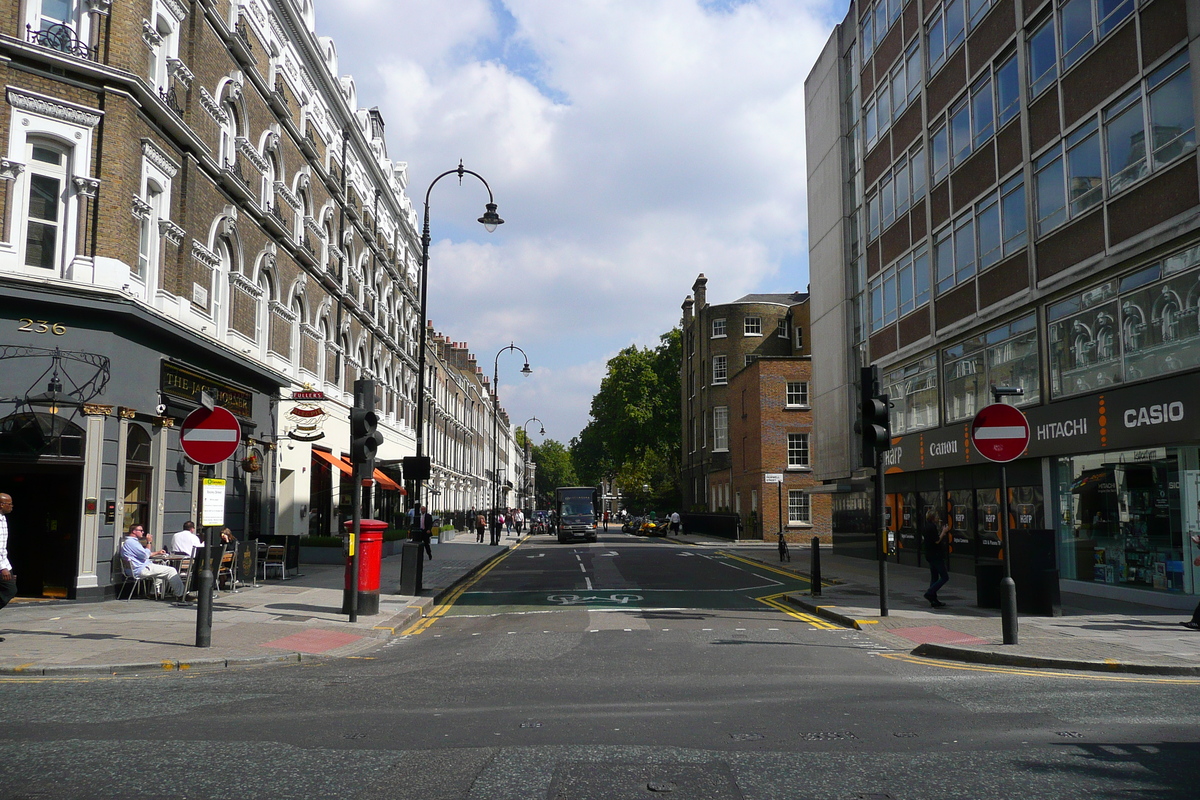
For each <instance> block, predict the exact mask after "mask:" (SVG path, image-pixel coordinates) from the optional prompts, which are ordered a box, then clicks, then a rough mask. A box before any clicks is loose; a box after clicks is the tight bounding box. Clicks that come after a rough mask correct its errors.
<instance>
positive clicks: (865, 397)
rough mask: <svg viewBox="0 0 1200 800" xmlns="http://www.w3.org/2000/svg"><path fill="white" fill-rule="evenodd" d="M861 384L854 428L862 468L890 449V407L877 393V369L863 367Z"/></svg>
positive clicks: (870, 465) (886, 400)
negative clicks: (860, 451)
mask: <svg viewBox="0 0 1200 800" xmlns="http://www.w3.org/2000/svg"><path fill="white" fill-rule="evenodd" d="M861 383H862V386H861V398H862V401H861V403H860V406H859V411H860V413H861V415H862V416H861V418H860V419H859V422H858V424H857V425H856V426H855V428H856V429H857V430H858V433H859V434H860V435H861V436H862V460H863V466H864V467H873V466H875V458H876V455H877V454H878V453H879V452H882V451H884V450H891V449H892V422H891V416H890V408H891V405H890V403H889V402H888V396H887V395H886V394H880V392H879V367H863V368H862V373H861Z"/></svg>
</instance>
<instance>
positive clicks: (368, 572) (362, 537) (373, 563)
mask: <svg viewBox="0 0 1200 800" xmlns="http://www.w3.org/2000/svg"><path fill="white" fill-rule="evenodd" d="M345 526H346V532H347V533H350V534H351V535H353V529H354V521H353V520H347V521H346V523H345ZM387 528H388V524H387V523H386V522H384V521H383V520H380V519H364V520H362V522H361V523H359V530H360V531H361V533H360V534H359V537H358V547H359V548H360V549H359V551H358V553H359V555H358V613H359V614H362V615H364V616H372V615H374V614H378V613H379V573H380V571H381V567H382V563H383V532H384V531H385V530H387ZM350 559H351V557H350V555H349V554H347V556H346V583H345V591H344V592H343V593H342V606H343V607H342V613H343V614H349V613H350V571H351V560H350Z"/></svg>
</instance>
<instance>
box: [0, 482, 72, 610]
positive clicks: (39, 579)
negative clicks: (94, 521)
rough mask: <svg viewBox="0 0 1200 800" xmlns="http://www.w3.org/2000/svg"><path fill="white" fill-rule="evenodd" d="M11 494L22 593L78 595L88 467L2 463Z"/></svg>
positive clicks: (1, 485) (12, 544)
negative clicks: (81, 515)
mask: <svg viewBox="0 0 1200 800" xmlns="http://www.w3.org/2000/svg"><path fill="white" fill-rule="evenodd" d="M0 490H2V491H4V492H6V493H7V494H10V495H12V498H13V513H12V515H11V516H10V517H9V520H8V530H9V534H8V555H9V560H10V561H11V562H12V565H13V572H15V573H16V575H17V594H18V595H19V596H21V597H61V598H69V599H74V598H75V578H76V575H77V571H78V563H77V562H78V553H79V527H80V526H79V522H80V520H79V508H80V504H81V502H82V500H81V492H82V491H83V467H82V466H57V465H55V466H52V465H43V464H0Z"/></svg>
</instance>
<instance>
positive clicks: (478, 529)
mask: <svg viewBox="0 0 1200 800" xmlns="http://www.w3.org/2000/svg"><path fill="white" fill-rule="evenodd" d="M486 527H487V517H485V516H484V515H483V514H477V515H476V516H475V542H476V543H477V544H483V529H484V528H486Z"/></svg>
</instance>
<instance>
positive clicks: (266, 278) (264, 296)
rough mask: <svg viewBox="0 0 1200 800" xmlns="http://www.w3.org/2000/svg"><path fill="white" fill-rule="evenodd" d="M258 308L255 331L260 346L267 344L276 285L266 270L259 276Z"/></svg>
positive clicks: (255, 339) (255, 337) (255, 338)
mask: <svg viewBox="0 0 1200 800" xmlns="http://www.w3.org/2000/svg"><path fill="white" fill-rule="evenodd" d="M258 289H259V292H260V294H259V298H258V308H257V310H256V313H255V315H254V316H255V325H254V328H255V331H254V341H256V342H258V344H259V346H260V347H262V346H265V345H266V342H267V330H268V327H267V326H268V325H270V324H271V301H272V300H273V299H274V298H275V285H274V282H273V281H272V280H271V275H270V273H268V272H267V271H266V270H264V271H263V273H262V274H261V275H259V276H258Z"/></svg>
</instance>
